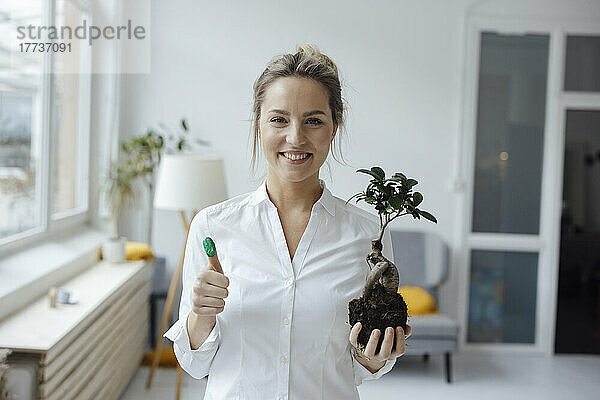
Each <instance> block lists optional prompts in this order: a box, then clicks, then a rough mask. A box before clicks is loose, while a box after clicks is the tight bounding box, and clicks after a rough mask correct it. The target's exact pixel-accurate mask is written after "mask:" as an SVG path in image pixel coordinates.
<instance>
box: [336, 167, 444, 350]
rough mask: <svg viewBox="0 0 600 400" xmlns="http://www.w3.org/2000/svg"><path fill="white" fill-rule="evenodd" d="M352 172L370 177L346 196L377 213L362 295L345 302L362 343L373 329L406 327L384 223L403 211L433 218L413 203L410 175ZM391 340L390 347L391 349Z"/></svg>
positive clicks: (418, 196) (375, 170) (377, 170)
mask: <svg viewBox="0 0 600 400" xmlns="http://www.w3.org/2000/svg"><path fill="white" fill-rule="evenodd" d="M356 172H361V173H364V174H368V175H370V176H371V177H372V179H371V180H370V181H369V185H368V186H367V188H366V190H365V191H363V192H360V193H356V194H355V195H353V196H352V197H350V198H349V199H348V200H347V201H346V204H348V202H349V201H350V200H352V199H353V198H355V197H356V203H358V202H359V201H361V200H364V201H365V202H366V203H368V204H371V205H373V206H374V207H375V210H377V213H378V215H379V227H380V231H379V236H378V237H377V238H376V239H373V240H372V241H371V252H370V253H369V254H367V257H366V261H367V265H368V266H369V269H370V272H369V274H368V275H367V280H366V283H365V286H364V287H363V290H362V296H361V297H359V298H358V299H353V300H351V301H350V302H349V303H348V312H349V322H350V325H351V326H353V325H354V324H355V323H356V322H359V321H360V323H361V324H362V329H361V330H360V332H359V334H358V339H357V342H358V344H359V345H362V346H366V345H367V342H368V341H369V336H370V334H371V331H372V330H373V329H379V331H380V332H385V329H386V328H387V327H388V326H391V327H393V328H395V327H396V326H402V329H404V331H406V319H407V317H408V315H407V307H406V303H405V302H404V299H403V298H402V295H401V294H400V293H399V292H398V285H399V284H400V275H399V273H398V269H397V268H396V265H394V263H393V262H392V261H390V260H388V259H387V258H385V257H384V256H383V254H382V251H383V243H382V239H383V234H384V232H385V229H386V227H387V226H388V224H389V223H390V222H392V221H393V220H394V219H396V218H398V217H401V216H403V215H412V216H413V218H415V219H420V218H421V217H423V218H425V219H427V220H429V221H431V222H434V223H437V220H436V218H435V217H434V216H433V215H431V214H430V213H428V212H427V211H424V210H421V209H419V208H418V207H417V206H418V205H419V204H421V202H422V201H423V195H422V194H421V193H419V192H413V191H412V189H413V187H414V186H415V185H417V183H418V182H417V181H416V180H414V179H409V178H406V176H405V175H404V174H402V173H400V172H396V173H395V174H394V175H392V176H391V177H390V178H387V179H386V177H385V172H384V170H383V169H381V168H380V167H371V169H370V170H368V169H359V170H357V171H356ZM382 341H383V335H381V337H380V341H379V343H378V344H377V348H376V350H375V353H378V352H379V350H380V349H381V343H382ZM395 343H396V342H395V341H394V345H393V349H392V351H394V349H395V346H396V345H395Z"/></svg>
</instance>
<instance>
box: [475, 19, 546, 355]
mask: <svg viewBox="0 0 600 400" xmlns="http://www.w3.org/2000/svg"><path fill="white" fill-rule="evenodd" d="M549 51H550V35H549V34H520V35H512V34H500V33H496V32H489V31H480V32H479V63H478V64H479V66H478V86H477V93H476V110H475V112H476V115H475V143H474V153H473V164H472V165H473V168H472V171H471V173H472V176H471V179H472V184H471V187H472V191H471V199H470V210H469V211H470V212H469V213H470V223H469V225H470V226H469V229H468V233H467V241H466V246H467V255H466V257H467V259H468V260H467V267H468V274H467V275H468V276H467V277H468V281H469V283H468V286H467V291H468V294H467V312H466V314H467V315H466V320H467V326H466V337H465V341H466V343H467V344H491V343H503V344H508V345H517V346H519V345H525V346H529V347H532V345H535V344H536V329H538V327H537V323H536V321H537V317H538V316H537V313H538V311H539V310H538V307H537V304H538V301H537V298H538V293H537V292H538V279H539V275H540V268H539V260H540V252H541V250H542V241H541V240H540V215H541V210H542V172H543V165H544V162H543V161H544V138H545V130H546V127H545V120H546V97H547V96H546V92H547V82H548V65H549Z"/></svg>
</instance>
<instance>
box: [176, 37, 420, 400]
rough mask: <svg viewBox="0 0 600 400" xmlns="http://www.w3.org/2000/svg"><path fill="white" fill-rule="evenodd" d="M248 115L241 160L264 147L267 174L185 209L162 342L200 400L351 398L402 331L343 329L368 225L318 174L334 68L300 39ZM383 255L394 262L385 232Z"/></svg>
mask: <svg viewBox="0 0 600 400" xmlns="http://www.w3.org/2000/svg"><path fill="white" fill-rule="evenodd" d="M253 111H254V132H253V140H254V143H253V149H252V168H253V169H254V167H255V165H256V160H257V156H258V154H259V150H258V149H259V147H261V148H262V154H263V155H264V157H265V158H266V161H267V165H268V167H267V174H266V179H265V180H264V182H263V183H262V184H261V185H260V186H259V187H258V189H257V190H256V191H254V192H250V193H246V194H243V195H239V196H236V197H233V198H231V199H229V200H227V201H225V202H222V203H219V204H216V205H213V206H210V207H207V208H205V209H203V210H201V211H200V212H199V213H198V214H196V216H195V217H194V219H193V221H192V224H191V229H190V234H189V238H188V242H187V247H186V252H185V261H184V267H183V268H184V270H183V278H182V279H183V292H182V296H181V304H180V306H179V320H178V321H177V322H176V323H175V324H174V325H173V326H172V327H171V328H170V329H169V331H168V332H167V333H165V336H166V337H168V338H169V339H171V340H172V341H173V342H174V351H175V354H176V356H177V359H178V360H179V363H180V364H181V366H182V368H183V369H184V370H185V371H187V372H188V373H189V374H190V375H191V376H192V377H194V378H196V379H201V378H203V377H205V376H207V375H208V384H207V387H206V394H205V397H204V398H205V399H252V400H263V399H288V398H289V399H298V400H304V399H311V400H314V399H327V400H331V399H344V400H347V399H358V398H359V396H358V391H357V388H356V387H357V386H358V385H360V384H361V383H362V381H363V380H368V379H377V378H379V377H380V376H382V375H383V374H385V373H386V372H388V371H390V370H391V368H392V367H393V365H394V363H395V360H396V358H397V357H399V356H401V355H402V354H404V351H405V338H406V337H408V336H410V326H407V331H408V332H406V336H405V332H404V331H403V330H402V327H389V328H388V329H387V330H386V332H379V330H374V331H373V332H372V333H371V337H370V340H369V343H368V344H367V345H366V346H365V347H364V348H362V347H361V348H359V347H358V345H357V342H356V339H357V337H358V333H359V331H360V324H359V323H357V324H356V325H355V326H354V327H350V325H349V323H348V302H349V301H350V300H351V299H353V298H356V297H359V296H360V294H361V290H362V287H363V285H364V283H365V278H366V276H367V273H368V266H367V264H366V263H365V261H364V256H365V253H366V252H367V251H368V250H369V249H370V246H371V240H372V238H374V237H376V236H377V234H378V233H379V221H378V218H377V216H375V215H373V214H370V213H368V212H366V211H363V210H362V209H360V208H358V207H356V206H354V205H352V204H350V203H349V204H348V205H345V201H344V200H343V199H340V198H338V197H335V196H333V195H332V194H331V192H330V191H329V189H328V188H327V187H326V186H325V183H324V181H323V180H321V179H320V178H319V171H320V169H321V166H322V165H323V163H324V162H325V160H326V159H327V156H328V154H329V152H330V148H331V147H333V144H334V143H339V137H340V135H341V134H340V132H341V130H342V129H341V128H342V127H343V123H344V104H343V101H342V97H341V85H340V80H339V77H338V70H337V67H336V65H335V64H334V63H333V62H332V61H331V59H330V58H329V57H327V56H326V55H324V54H322V53H320V51H319V50H318V48H317V47H316V46H314V45H310V44H307V45H301V46H298V49H297V52H296V53H295V54H284V55H280V56H277V57H275V58H273V59H272V60H271V61H270V62H269V63H268V64H267V66H266V68H265V70H264V71H263V73H262V74H261V75H260V76H259V77H258V79H257V80H256V82H255V83H254V109H253ZM332 152H333V150H332ZM334 158H335V156H334ZM336 159H337V158H336ZM190 184H193V182H191V183H190ZM206 237H210V238H212V239H213V240H214V244H215V245H216V250H217V254H214V255H212V254H211V257H209V256H208V255H207V254H206V253H205V251H204V249H203V242H204V240H205V238H206ZM386 252H387V254H385V253H386ZM384 255H385V256H386V257H387V258H388V259H390V260H393V254H392V244H391V238H390V234H389V230H388V231H387V233H386V235H385V236H384ZM381 335H383V344H382V346H381V350H380V352H379V353H377V354H375V353H374V350H375V348H376V346H377V342H378V340H379V338H380V336H381ZM394 342H395V343H396V347H395V348H396V351H395V352H391V349H392V345H393V344H394Z"/></svg>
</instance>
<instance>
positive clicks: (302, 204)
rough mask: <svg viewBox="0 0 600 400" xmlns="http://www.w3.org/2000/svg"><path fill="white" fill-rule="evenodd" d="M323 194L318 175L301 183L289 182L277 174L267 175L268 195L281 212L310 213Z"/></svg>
mask: <svg viewBox="0 0 600 400" xmlns="http://www.w3.org/2000/svg"><path fill="white" fill-rule="evenodd" d="M322 193H323V189H322V188H321V185H320V183H319V175H318V174H317V175H314V176H312V177H310V178H307V179H305V180H303V181H301V182H289V181H285V180H282V179H280V178H279V177H278V176H276V175H275V174H271V173H268V174H267V195H268V196H269V198H270V199H271V202H272V203H273V204H274V205H275V207H277V209H278V210H279V211H280V212H286V213H288V212H293V213H303V212H310V211H311V210H312V206H313V205H314V204H315V203H316V202H317V200H319V198H320V197H321V194H322Z"/></svg>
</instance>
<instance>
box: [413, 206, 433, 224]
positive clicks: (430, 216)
mask: <svg viewBox="0 0 600 400" xmlns="http://www.w3.org/2000/svg"><path fill="white" fill-rule="evenodd" d="M417 211H418V212H419V214H421V215H422V216H423V217H425V218H426V219H428V220H430V221H431V222H435V223H436V224H437V219H435V217H434V216H433V215H431V214H429V213H428V212H427V211H423V210H419V209H417Z"/></svg>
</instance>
